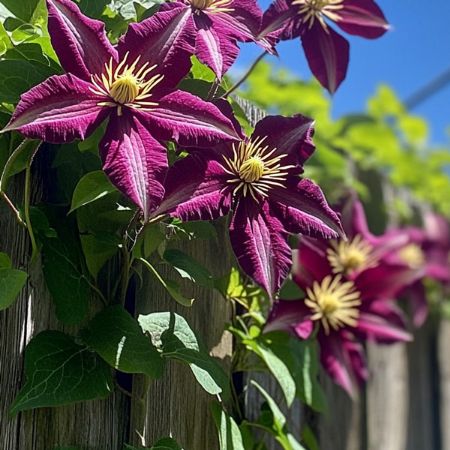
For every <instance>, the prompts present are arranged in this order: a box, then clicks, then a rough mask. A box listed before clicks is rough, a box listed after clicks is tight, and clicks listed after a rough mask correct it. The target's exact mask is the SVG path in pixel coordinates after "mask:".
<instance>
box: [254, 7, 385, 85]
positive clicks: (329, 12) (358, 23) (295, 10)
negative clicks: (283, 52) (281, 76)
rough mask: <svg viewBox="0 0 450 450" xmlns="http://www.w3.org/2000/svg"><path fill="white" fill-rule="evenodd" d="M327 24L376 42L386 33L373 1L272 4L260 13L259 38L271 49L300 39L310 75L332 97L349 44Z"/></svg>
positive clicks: (345, 65)
mask: <svg viewBox="0 0 450 450" xmlns="http://www.w3.org/2000/svg"><path fill="white" fill-rule="evenodd" d="M330 22H332V23H335V24H336V25H337V26H338V27H339V28H341V30H343V31H345V32H346V33H349V34H351V35H356V36H361V37H364V38H367V39H375V38H379V37H381V36H382V35H383V34H384V33H385V32H386V31H387V30H388V29H389V26H388V24H387V22H386V19H385V17H384V15H383V12H382V11H381V9H380V8H379V7H378V5H377V4H376V3H375V2H374V1H373V0H275V1H274V2H273V3H272V4H271V5H270V7H269V9H268V10H267V11H266V12H265V13H264V17H263V24H262V29H261V31H260V33H259V38H260V39H261V40H263V39H265V40H269V41H271V42H272V44H273V45H275V44H276V42H277V41H279V40H290V39H295V38H298V37H300V39H301V43H302V46H303V50H304V52H305V56H306V59H307V61H308V64H309V67H310V69H311V72H312V73H313V75H314V76H315V77H316V78H317V80H318V81H319V82H320V83H321V84H322V86H324V87H325V88H326V89H328V91H329V92H330V93H334V92H335V91H336V89H337V88H338V87H339V85H340V84H341V83H342V81H343V80H344V79H345V76H346V74H347V68H348V63H349V43H348V41H347V40H346V39H345V38H344V37H342V36H341V35H340V34H339V33H337V32H336V31H334V29H333V28H332V27H331V26H330Z"/></svg>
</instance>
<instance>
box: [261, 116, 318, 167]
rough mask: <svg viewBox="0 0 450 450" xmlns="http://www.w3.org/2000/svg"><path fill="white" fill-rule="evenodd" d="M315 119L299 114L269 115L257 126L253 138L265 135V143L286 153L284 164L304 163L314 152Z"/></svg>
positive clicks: (279, 152) (278, 152) (280, 152)
mask: <svg viewBox="0 0 450 450" xmlns="http://www.w3.org/2000/svg"><path fill="white" fill-rule="evenodd" d="M313 135H314V121H313V120H312V119H310V118H309V117H305V116H302V115H300V114H297V115H295V116H293V117H283V116H267V117H265V118H264V119H262V120H260V121H259V122H258V123H257V124H256V127H255V131H254V132H253V134H252V138H255V137H265V138H266V139H265V141H264V145H268V146H269V148H271V149H272V148H276V149H277V151H276V152H275V154H277V155H279V154H285V155H287V156H288V158H286V159H283V162H282V164H283V165H286V164H300V165H301V166H303V164H304V163H305V162H306V161H307V160H308V159H309V157H310V156H311V155H312V154H313V153H314V150H315V146H314V142H313V139H312V138H313Z"/></svg>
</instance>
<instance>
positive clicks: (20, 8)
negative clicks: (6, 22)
mask: <svg viewBox="0 0 450 450" xmlns="http://www.w3.org/2000/svg"><path fill="white" fill-rule="evenodd" d="M39 1H40V0H20V1H17V0H0V3H2V4H3V5H5V6H6V7H7V8H8V9H9V11H11V12H12V13H13V14H14V15H15V16H16V17H18V18H19V19H22V20H23V21H24V22H30V20H31V18H32V17H33V14H34V12H35V11H36V9H37V7H38V4H39Z"/></svg>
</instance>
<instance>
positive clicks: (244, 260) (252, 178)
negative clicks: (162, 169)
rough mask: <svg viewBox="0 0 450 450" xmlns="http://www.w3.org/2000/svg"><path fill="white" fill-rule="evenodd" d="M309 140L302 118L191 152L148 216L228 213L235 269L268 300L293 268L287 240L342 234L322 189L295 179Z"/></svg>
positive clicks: (264, 123)
mask: <svg viewBox="0 0 450 450" xmlns="http://www.w3.org/2000/svg"><path fill="white" fill-rule="evenodd" d="M312 133H313V122H312V120H311V119H308V118H306V117H303V116H300V115H298V116H294V117H281V116H269V117H266V118H264V119H263V120H261V121H260V122H258V124H257V125H256V128H255V131H254V133H253V134H252V136H251V137H250V138H247V137H244V136H242V139H241V141H240V142H235V143H226V144H221V145H218V146H217V147H215V148H212V149H211V150H208V151H206V150H201V151H195V150H194V151H192V152H191V154H190V155H189V156H187V157H186V158H184V159H182V160H180V161H178V162H177V163H175V165H174V166H173V167H172V168H171V169H170V170H169V172H168V175H167V180H166V197H165V198H164V200H163V202H162V205H161V207H160V208H159V209H158V210H157V211H156V212H155V213H154V214H155V215H157V214H161V213H167V212H168V213H170V214H171V215H172V216H175V217H179V218H181V219H182V220H209V219H216V218H217V217H219V216H223V215H226V214H228V213H229V212H231V223H230V239H231V245H232V247H233V250H234V253H235V255H236V256H237V259H238V262H239V264H240V265H241V267H242V269H243V270H244V271H245V273H246V274H247V275H249V276H250V277H251V278H252V279H253V280H254V281H256V282H257V283H258V284H260V285H261V286H263V287H264V288H265V289H266V290H267V292H268V293H269V295H270V296H271V297H273V295H274V294H275V293H276V292H277V291H278V289H279V287H280V285H281V283H282V282H283V281H284V279H285V278H286V276H287V275H288V272H289V270H290V267H291V249H290V247H289V245H288V243H287V238H288V234H289V233H302V234H305V235H308V236H316V237H319V236H320V237H324V238H336V237H337V236H338V235H339V234H340V233H342V230H341V226H340V221H339V219H338V217H337V215H336V214H335V213H334V211H333V210H332V209H331V208H330V207H329V206H328V204H327V202H326V200H325V197H324V196H323V194H322V192H321V190H320V188H319V187H318V186H316V185H315V184H314V183H313V182H312V181H310V180H308V179H302V178H300V175H301V173H302V171H303V167H302V166H303V164H304V163H305V161H306V160H307V159H308V158H309V157H310V156H311V154H312V153H313V151H314V146H313V143H312V140H311V138H312Z"/></svg>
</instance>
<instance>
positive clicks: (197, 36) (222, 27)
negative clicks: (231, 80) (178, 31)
mask: <svg viewBox="0 0 450 450" xmlns="http://www.w3.org/2000/svg"><path fill="white" fill-rule="evenodd" d="M161 10H162V11H167V10H168V11H172V12H173V13H174V14H176V15H179V16H182V17H186V18H187V19H186V20H183V27H184V32H185V33H186V35H187V36H186V38H187V40H188V41H189V42H190V43H191V45H192V47H193V50H192V51H193V53H194V54H195V55H196V56H197V57H198V59H199V60H200V61H201V62H202V63H204V64H206V65H207V66H208V67H210V68H211V69H212V70H213V71H214V73H215V74H216V76H217V77H218V78H219V79H220V78H222V76H223V74H224V73H225V72H226V71H227V70H228V69H229V68H230V66H231V65H232V64H233V63H234V61H235V60H236V58H237V56H238V54H239V47H238V46H237V41H241V42H249V41H254V40H255V36H256V33H258V30H259V29H260V27H261V21H262V11H261V9H260V7H259V6H258V4H257V2H256V0H176V1H174V2H168V3H164V4H163V5H162V7H161Z"/></svg>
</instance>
